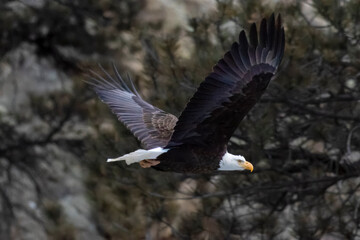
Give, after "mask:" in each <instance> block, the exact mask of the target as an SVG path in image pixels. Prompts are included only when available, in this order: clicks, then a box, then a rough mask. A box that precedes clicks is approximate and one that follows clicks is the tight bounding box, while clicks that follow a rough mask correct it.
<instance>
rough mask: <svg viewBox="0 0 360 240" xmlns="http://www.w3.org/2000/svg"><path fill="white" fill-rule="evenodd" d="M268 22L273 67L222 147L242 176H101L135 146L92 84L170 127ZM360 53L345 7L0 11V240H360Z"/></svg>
mask: <svg viewBox="0 0 360 240" xmlns="http://www.w3.org/2000/svg"><path fill="white" fill-rule="evenodd" d="M272 12H275V13H281V15H282V17H283V19H284V27H285V32H286V51H285V56H284V59H283V62H282V65H281V67H280V69H279V73H278V77H277V78H276V79H275V80H274V81H272V83H271V84H270V86H269V88H268V90H267V92H266V93H265V95H264V96H263V97H262V99H261V101H260V103H259V104H257V105H256V107H255V108H254V109H253V110H252V111H251V112H250V114H249V115H248V116H247V117H246V118H245V119H244V121H243V122H242V123H241V125H240V126H239V128H238V129H237V130H236V132H235V134H234V136H233V137H232V138H231V141H230V144H229V149H230V151H231V152H232V153H235V154H242V155H244V156H245V157H246V158H247V160H248V161H250V162H252V163H253V164H254V167H255V171H254V172H253V173H249V172H241V173H230V174H213V175H183V174H174V173H163V172H157V171H155V170H152V169H141V168H140V167H139V166H138V165H136V166H135V165H131V166H126V165H125V164H124V163H112V164H106V162H105V160H106V159H107V158H108V157H117V156H120V155H122V154H125V153H127V152H130V151H134V150H135V149H137V148H139V147H140V145H139V142H138V141H137V140H136V139H135V138H134V137H133V136H132V134H131V133H130V132H129V131H128V130H127V129H126V128H125V127H124V126H123V125H122V124H120V123H119V122H118V121H117V119H116V117H115V116H114V115H113V114H112V113H111V112H110V110H109V108H108V107H107V106H106V105H105V104H103V103H102V102H101V101H100V100H99V99H98V98H97V96H96V95H95V94H94V92H93V91H92V89H91V88H90V87H89V86H88V85H87V84H86V83H84V80H86V79H88V77H87V75H86V73H87V72H88V69H92V70H94V71H97V72H101V71H100V69H99V67H98V65H97V64H98V63H100V64H101V65H102V66H104V68H105V69H108V70H110V71H111V63H112V62H114V63H115V64H116V65H117V66H118V67H119V71H120V72H121V73H122V74H123V76H126V74H129V75H130V76H131V78H132V79H133V80H134V82H135V83H136V86H137V88H138V90H139V92H140V93H141V95H142V96H143V97H144V99H146V100H148V101H149V102H151V103H152V104H154V105H155V106H158V107H160V108H162V109H164V110H166V111H169V112H171V113H173V114H175V115H179V113H180V112H181V111H182V109H183V107H184V106H185V104H186V102H187V101H188V99H189V98H190V97H191V96H192V94H193V93H194V91H195V90H196V87H197V86H198V85H199V83H200V82H201V81H202V80H203V79H204V77H205V76H206V74H207V73H209V72H210V71H211V67H212V66H213V65H214V64H215V63H216V62H217V61H218V60H219V59H220V58H221V57H222V55H223V54H224V53H225V51H227V50H228V49H229V47H230V46H231V44H232V42H233V41H235V40H236V39H237V37H238V34H239V32H240V30H243V29H245V30H246V31H248V30H249V27H250V24H251V23H252V22H256V23H259V22H260V20H261V19H262V18H263V17H269V16H270V15H271V13H272ZM359 42H360V3H359V1H357V0H347V1H345V0H344V1H340V0H307V1H300V0H298V1H296V0H292V1H285V0H277V1H276V0H267V1H242V0H237V1H236V0H184V1H176V0H166V1H164V0H143V1H142V0H138V1H135V0H121V1H115V0H77V1H76V0H75V1H73V0H52V1H50V0H18V1H9V0H2V1H1V2H0V239H209V240H210V239H321V240H336V239H360V229H359V227H360V212H359V211H360V190H359V187H360V178H359V177H358V176H359V169H360V94H359V90H360V82H359V79H360V60H359V56H360V45H359Z"/></svg>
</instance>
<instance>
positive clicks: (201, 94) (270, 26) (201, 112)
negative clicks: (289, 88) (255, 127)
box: [168, 15, 285, 148]
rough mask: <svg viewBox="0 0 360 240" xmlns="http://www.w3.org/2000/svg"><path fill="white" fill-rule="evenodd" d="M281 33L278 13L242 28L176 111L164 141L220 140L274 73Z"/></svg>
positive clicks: (218, 142)
mask: <svg viewBox="0 0 360 240" xmlns="http://www.w3.org/2000/svg"><path fill="white" fill-rule="evenodd" d="M284 45H285V35H284V28H283V27H282V25H281V17H280V15H279V16H278V18H277V21H276V23H275V18H274V15H272V16H271V17H270V19H269V21H268V22H267V21H266V19H263V20H262V22H261V25H260V31H259V36H258V33H257V30H256V25H255V24H253V25H252V26H251V29H250V38H249V42H248V40H247V38H246V35H245V32H244V31H242V32H241V33H240V35H239V43H237V42H235V43H234V44H233V45H232V47H231V50H230V51H228V52H227V53H226V54H225V55H224V57H223V59H221V60H220V61H219V62H218V63H217V64H216V65H215V66H214V68H213V72H212V73H210V74H209V75H208V76H207V77H206V79H205V81H203V82H202V83H201V84H200V87H199V88H198V90H197V92H196V93H195V94H194V96H193V97H192V98H191V100H190V102H189V103H188V104H187V106H186V108H185V110H184V111H183V112H182V114H181V115H180V117H179V121H178V122H177V124H176V126H175V129H174V133H173V135H172V137H171V139H170V142H169V144H168V147H175V146H178V145H182V144H190V145H203V146H207V147H210V148H211V147H217V146H223V145H226V144H227V142H228V141H229V139H230V137H231V135H232V134H233V132H234V131H235V129H236V128H237V126H238V125H239V123H240V121H241V120H242V119H243V118H244V117H245V115H246V114H247V113H248V112H249V110H250V109H251V108H252V107H253V106H254V105H255V103H256V102H257V101H258V100H259V98H260V97H261V95H262V94H263V93H264V91H265V89H266V87H267V86H268V84H269V82H270V80H271V78H272V77H273V76H274V74H275V72H276V70H277V68H278V66H279V64H280V62H281V59H282V57H283V54H284Z"/></svg>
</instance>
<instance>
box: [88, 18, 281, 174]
mask: <svg viewBox="0 0 360 240" xmlns="http://www.w3.org/2000/svg"><path fill="white" fill-rule="evenodd" d="M249 36H250V37H249V41H248V39H247V37H246V35H245V32H244V31H241V32H240V35H239V42H235V43H233V44H232V46H231V49H230V50H229V51H228V52H226V53H225V55H224V57H223V58H222V59H220V61H219V62H218V63H217V64H216V65H215V66H214V67H213V71H212V72H211V73H210V74H209V75H208V76H207V77H206V78H205V80H204V81H203V82H202V83H201V84H200V86H199V88H198V89H197V91H196V92H195V94H194V96H193V97H192V98H191V99H190V101H189V102H188V104H187V106H186V107H185V109H184V111H183V112H182V113H181V115H180V117H179V118H177V117H175V116H174V115H172V114H170V113H167V112H165V111H163V110H161V109H159V108H157V107H154V106H152V105H151V104H149V103H147V102H146V101H144V100H143V99H142V98H141V96H140V94H139V93H138V92H137V91H136V89H135V87H134V84H133V83H132V82H131V80H130V79H129V84H127V83H126V82H125V81H124V80H123V79H122V77H121V76H120V74H119V72H118V71H117V69H116V67H115V66H114V75H115V77H112V76H110V74H108V73H107V72H106V71H105V70H104V69H102V70H103V71H104V74H105V75H106V77H102V76H100V75H99V74H97V73H95V72H92V74H93V77H92V78H91V80H90V81H89V83H90V84H92V85H93V87H94V89H95V91H96V93H97V94H98V95H99V97H100V99H101V100H102V101H103V102H105V103H106V104H107V105H108V106H109V107H110V108H111V109H112V111H113V112H114V113H115V114H116V115H117V117H118V119H119V120H120V121H121V122H122V123H123V124H124V125H125V126H126V127H127V128H128V129H129V130H130V131H131V132H132V133H133V134H134V135H135V136H136V137H137V138H138V139H139V140H140V141H141V143H142V145H143V146H144V149H139V150H137V151H134V152H132V153H129V154H126V155H124V156H121V157H118V158H114V159H108V162H113V161H125V162H126V163H127V164H128V165H129V164H132V163H139V164H140V166H141V167H143V168H148V167H151V168H154V169H157V170H161V171H173V172H181V173H211V172H214V171H217V170H219V171H232V170H245V169H246V170H250V171H252V170H253V165H252V164H251V163H249V162H247V161H246V160H245V158H244V157H243V156H241V155H233V154H231V153H229V152H228V151H227V144H228V141H229V139H230V137H231V135H232V134H233V132H234V131H235V129H236V128H237V126H238V125H239V123H240V121H241V120H242V119H243V118H244V117H245V115H246V114H247V113H248V112H249V110H250V109H251V108H252V107H253V106H254V105H255V104H256V102H257V101H258V100H259V99H260V97H261V95H262V94H263V93H264V91H265V89H266V88H267V86H268V84H269V82H270V80H271V79H272V78H273V77H274V74H275V73H276V71H277V68H278V66H279V64H280V62H281V60H282V57H283V54H284V46H285V35H284V28H283V27H282V23H281V16H280V15H279V16H278V17H277V19H276V20H275V17H274V14H272V16H271V17H270V18H269V19H268V20H266V19H265V18H264V19H263V20H262V21H261V24H260V30H259V33H258V31H257V29H256V24H255V23H253V24H252V25H251V28H250V35H249Z"/></svg>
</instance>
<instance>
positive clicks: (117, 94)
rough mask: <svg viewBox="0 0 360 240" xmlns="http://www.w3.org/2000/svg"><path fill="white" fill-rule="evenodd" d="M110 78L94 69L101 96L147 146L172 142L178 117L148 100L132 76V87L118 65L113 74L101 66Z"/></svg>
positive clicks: (94, 76)
mask: <svg viewBox="0 0 360 240" xmlns="http://www.w3.org/2000/svg"><path fill="white" fill-rule="evenodd" d="M100 68H101V69H102V71H103V72H104V73H105V75H106V78H104V77H102V76H100V75H99V74H98V73H96V72H93V71H91V73H92V77H91V78H90V80H89V81H87V82H88V83H89V84H91V85H92V86H93V87H94V90H95V92H96V93H97V94H98V95H99V98H100V99H101V100H102V101H103V102H105V103H106V104H107V105H108V106H109V107H110V108H111V110H112V111H113V113H115V114H116V116H117V117H118V119H119V120H120V121H121V122H122V123H123V124H124V125H125V126H126V127H127V128H128V129H129V130H130V131H131V132H132V133H133V134H134V135H135V136H136V137H137V138H138V139H139V140H140V141H141V143H142V144H143V145H144V147H145V148H146V149H152V148H156V147H164V146H166V145H167V143H168V142H169V140H170V138H171V135H172V133H173V131H174V127H175V125H176V122H177V120H178V119H177V117H175V116H174V115H172V114H170V113H167V112H164V111H163V110H161V109H159V108H157V107H154V106H152V105H151V104H149V103H147V102H146V101H144V100H143V99H142V98H141V96H140V95H139V93H138V92H137V91H136V89H135V86H134V84H133V82H132V81H131V79H130V78H128V79H129V82H130V84H131V88H130V87H129V86H128V84H126V82H125V81H124V80H123V78H122V77H121V76H120V74H119V72H118V70H117V69H116V67H115V66H114V67H113V68H114V73H115V76H116V78H113V77H112V76H111V75H110V74H109V73H107V72H106V71H105V70H104V69H103V68H102V67H101V66H100Z"/></svg>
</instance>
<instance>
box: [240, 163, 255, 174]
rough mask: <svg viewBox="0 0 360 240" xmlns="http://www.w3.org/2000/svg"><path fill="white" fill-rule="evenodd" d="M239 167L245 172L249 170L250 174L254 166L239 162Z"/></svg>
mask: <svg viewBox="0 0 360 240" xmlns="http://www.w3.org/2000/svg"><path fill="white" fill-rule="evenodd" d="M239 165H240V166H241V167H242V168H244V169H246V170H250V172H252V171H253V170H254V166H253V165H252V164H251V163H250V162H248V161H245V162H239Z"/></svg>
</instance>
